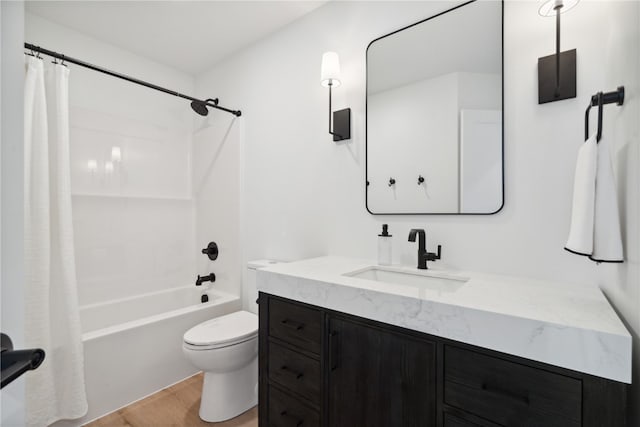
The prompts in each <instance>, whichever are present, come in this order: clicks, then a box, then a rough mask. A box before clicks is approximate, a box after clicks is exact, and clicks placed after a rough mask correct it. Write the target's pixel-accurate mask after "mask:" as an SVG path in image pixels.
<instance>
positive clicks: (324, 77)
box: [320, 52, 340, 87]
mask: <svg viewBox="0 0 640 427" xmlns="http://www.w3.org/2000/svg"><path fill="white" fill-rule="evenodd" d="M330 82H331V85H332V86H333V87H337V86H340V60H339V59H338V54H337V53H335V52H325V53H323V54H322V70H321V72H320V84H321V85H322V86H324V87H329V83H330Z"/></svg>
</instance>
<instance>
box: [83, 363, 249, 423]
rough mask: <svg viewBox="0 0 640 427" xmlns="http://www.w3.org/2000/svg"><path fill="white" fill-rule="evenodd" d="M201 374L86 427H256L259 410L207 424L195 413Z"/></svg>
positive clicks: (198, 400) (198, 399)
mask: <svg viewBox="0 0 640 427" xmlns="http://www.w3.org/2000/svg"><path fill="white" fill-rule="evenodd" d="M202 377H203V376H202V374H199V375H196V376H193V377H191V378H188V379H186V380H184V381H182V382H180V383H178V384H175V385H173V386H171V387H169V388H165V389H164V390H161V391H159V392H157V393H155V394H153V395H151V396H149V397H147V398H146V399H143V400H140V401H138V402H135V403H132V404H131V405H129V406H127V407H125V408H122V409H120V410H118V411H116V412H113V413H111V414H109V415H106V416H104V417H102V418H99V419H97V420H95V421H93V422H91V423H89V424H87V427H199V426H208V427H213V426H215V427H257V426H258V409H257V408H253V409H250V410H249V411H247V412H245V413H244V414H242V415H240V416H238V417H236V418H234V419H232V420H229V421H225V422H223V423H207V422H204V421H202V420H201V419H200V417H199V416H198V409H199V408H200V390H201V389H202Z"/></svg>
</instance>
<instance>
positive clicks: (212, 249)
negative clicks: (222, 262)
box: [202, 242, 218, 261]
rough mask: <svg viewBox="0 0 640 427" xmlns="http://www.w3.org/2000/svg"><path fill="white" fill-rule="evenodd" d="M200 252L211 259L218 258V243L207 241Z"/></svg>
mask: <svg viewBox="0 0 640 427" xmlns="http://www.w3.org/2000/svg"><path fill="white" fill-rule="evenodd" d="M202 253H203V254H205V255H206V256H208V257H209V259H210V260H211V261H215V260H216V259H218V245H217V244H216V242H209V244H208V245H207V247H206V248H204V249H203V250H202Z"/></svg>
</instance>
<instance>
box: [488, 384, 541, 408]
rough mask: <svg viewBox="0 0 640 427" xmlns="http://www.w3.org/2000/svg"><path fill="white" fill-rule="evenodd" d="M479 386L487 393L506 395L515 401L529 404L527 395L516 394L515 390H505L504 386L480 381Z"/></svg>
mask: <svg viewBox="0 0 640 427" xmlns="http://www.w3.org/2000/svg"><path fill="white" fill-rule="evenodd" d="M480 388H482V390H484V391H485V392H487V393H490V394H495V395H497V396H501V397H506V398H507V399H511V400H515V401H516V402H519V403H524V404H525V405H529V397H528V396H521V395H519V394H517V393H516V392H512V391H509V390H507V389H506V388H504V387H498V386H493V385H490V384H487V383H482V386H481V387H480Z"/></svg>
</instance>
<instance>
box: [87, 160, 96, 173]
mask: <svg viewBox="0 0 640 427" xmlns="http://www.w3.org/2000/svg"><path fill="white" fill-rule="evenodd" d="M87 169H88V170H89V172H95V171H96V169H98V161H97V160H93V159H91V160H89V161H87Z"/></svg>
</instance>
